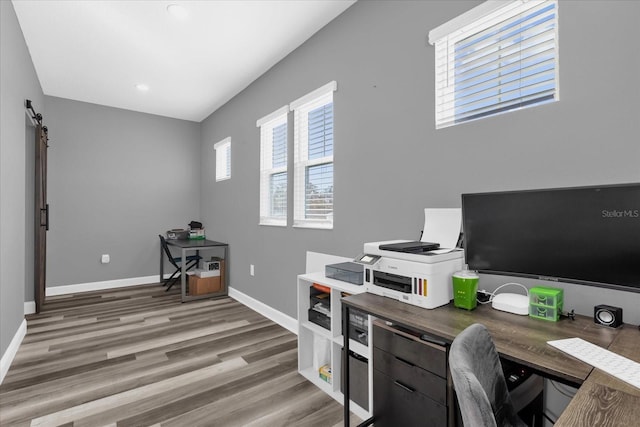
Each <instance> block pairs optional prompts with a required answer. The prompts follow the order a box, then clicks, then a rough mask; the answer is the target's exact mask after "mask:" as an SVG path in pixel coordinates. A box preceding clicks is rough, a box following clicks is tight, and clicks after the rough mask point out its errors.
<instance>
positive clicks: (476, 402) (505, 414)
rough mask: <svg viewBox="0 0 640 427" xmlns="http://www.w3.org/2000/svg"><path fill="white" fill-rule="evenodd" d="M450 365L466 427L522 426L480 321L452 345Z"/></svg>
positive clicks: (491, 343)
mask: <svg viewBox="0 0 640 427" xmlns="http://www.w3.org/2000/svg"><path fill="white" fill-rule="evenodd" d="M449 368H450V370H451V376H452V378H453V386H454V388H455V391H456V395H457V397H458V404H459V406H460V412H461V415H462V421H463V422H464V425H465V427H475V426H478V427H487V426H511V425H518V426H519V425H523V423H522V421H521V420H520V419H519V418H518V415H517V413H516V411H515V408H514V406H513V404H512V402H511V398H510V397H509V390H508V389H507V382H506V381H505V379H504V374H503V372H502V365H501V364H500V358H499V356H498V352H497V351H496V348H495V345H494V343H493V340H492V339H491V335H489V332H488V331H487V329H486V328H485V327H484V326H483V325H481V324H479V323H476V324H473V325H471V326H469V327H468V328H466V329H465V330H464V331H462V332H461V333H460V334H459V335H458V336H457V337H456V338H455V339H454V340H453V343H452V344H451V349H450V351H449Z"/></svg>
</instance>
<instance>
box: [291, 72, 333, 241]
mask: <svg viewBox="0 0 640 427" xmlns="http://www.w3.org/2000/svg"><path fill="white" fill-rule="evenodd" d="M337 88H338V85H337V83H336V82H335V81H331V82H329V83H327V84H326V85H324V86H322V87H320V88H318V89H316V90H314V91H312V92H310V93H308V94H306V95H304V96H302V97H300V98H298V99H296V100H295V101H293V102H291V103H290V104H289V108H290V109H291V110H292V111H293V112H294V144H293V145H294V168H293V169H294V170H293V212H294V216H293V227H297V228H317V229H333V214H332V216H331V219H328V220H313V219H306V218H304V203H305V196H306V189H305V172H306V169H307V168H308V167H309V166H315V165H320V164H326V163H334V162H333V155H331V156H325V157H322V158H317V159H312V160H307V159H308V140H307V139H308V135H307V134H306V132H305V131H306V130H307V126H306V125H305V126H301V125H300V124H299V123H300V121H301V120H302V118H301V116H302V115H303V114H304V113H308V112H309V111H311V110H313V109H315V108H318V107H321V106H323V105H325V104H328V103H329V102H333V92H335V91H336V90H337ZM334 117H335V110H334ZM304 120H306V119H304ZM334 141H335V133H334ZM334 150H335V146H334ZM334 173H335V169H334ZM334 176H335V175H334ZM334 182H335V181H334ZM334 209H335V206H334Z"/></svg>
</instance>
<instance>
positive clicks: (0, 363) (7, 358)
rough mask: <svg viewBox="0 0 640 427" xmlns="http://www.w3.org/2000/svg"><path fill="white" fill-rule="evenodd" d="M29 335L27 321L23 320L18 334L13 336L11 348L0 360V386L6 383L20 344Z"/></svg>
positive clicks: (8, 348)
mask: <svg viewBox="0 0 640 427" xmlns="http://www.w3.org/2000/svg"><path fill="white" fill-rule="evenodd" d="M26 334H27V321H26V320H25V319H22V323H21V324H20V326H19V327H18V330H17V331H16V334H15V335H14V336H13V339H12V340H11V342H10V343H9V347H7V350H6V351H5V352H4V354H3V355H2V359H0V384H2V381H4V377H5V375H7V372H9V367H10V366H11V362H13V358H14V357H16V353H17V352H18V348H20V344H21V343H22V339H23V338H24V336H25V335H26Z"/></svg>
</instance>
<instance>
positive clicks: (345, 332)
mask: <svg viewBox="0 0 640 427" xmlns="http://www.w3.org/2000/svg"><path fill="white" fill-rule="evenodd" d="M342 339H343V341H344V345H343V347H342V348H343V350H342V378H341V381H342V389H343V390H344V393H343V401H344V426H345V427H349V420H350V413H349V400H350V398H349V396H350V394H349V306H348V305H346V304H342Z"/></svg>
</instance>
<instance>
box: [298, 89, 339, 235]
mask: <svg viewBox="0 0 640 427" xmlns="http://www.w3.org/2000/svg"><path fill="white" fill-rule="evenodd" d="M336 89H337V84H336V82H335V81H334V82H331V83H329V84H327V85H325V86H323V87H321V88H319V89H317V90H315V91H313V92H311V93H310V94H307V95H305V96H303V97H302V98H299V99H298V100H296V101H294V102H292V103H291V105H290V108H291V109H292V110H294V180H293V187H294V197H293V198H294V200H293V203H294V208H293V225H294V226H295V227H309V228H327V229H331V228H333V92H334V91H335V90H336Z"/></svg>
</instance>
